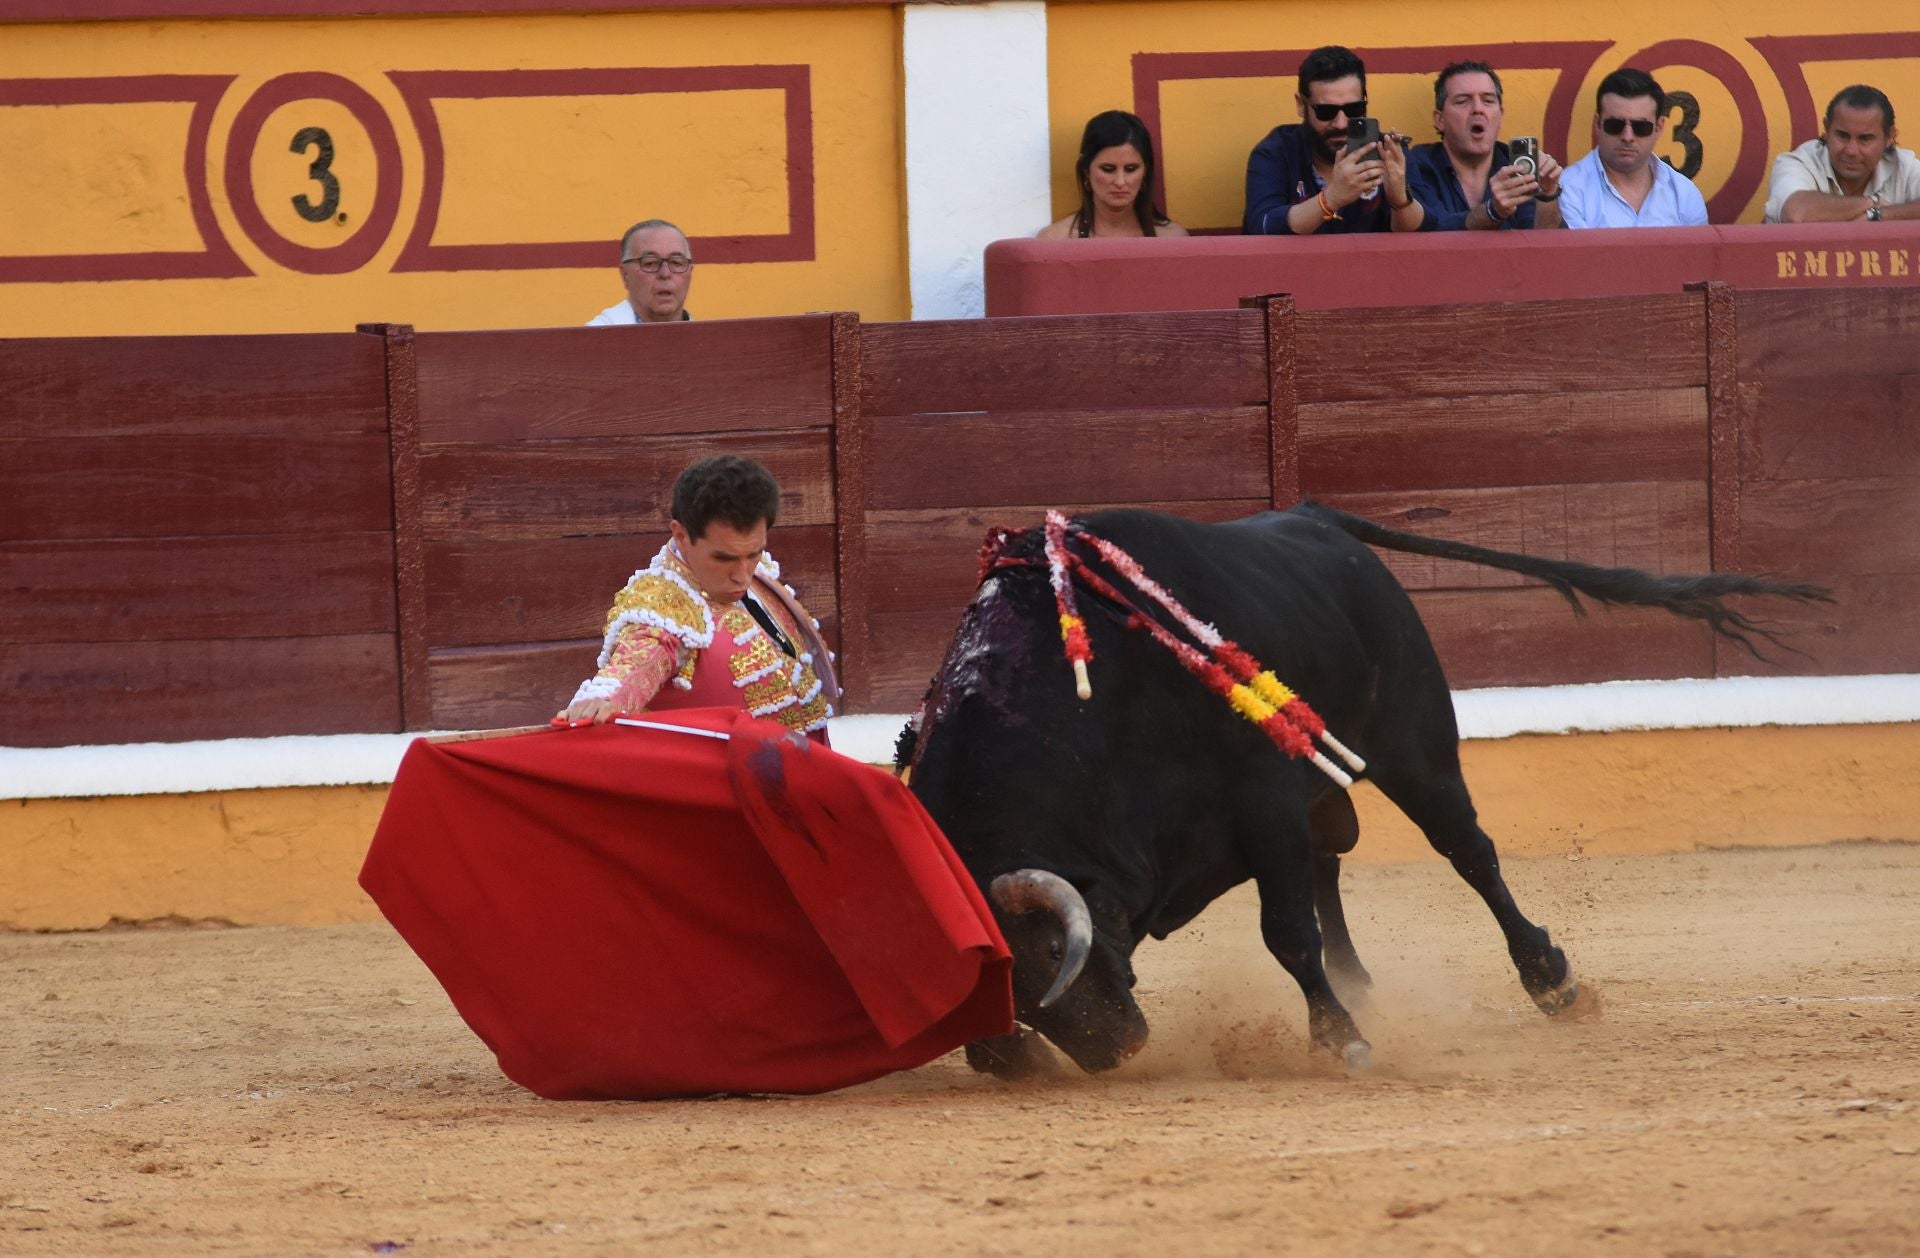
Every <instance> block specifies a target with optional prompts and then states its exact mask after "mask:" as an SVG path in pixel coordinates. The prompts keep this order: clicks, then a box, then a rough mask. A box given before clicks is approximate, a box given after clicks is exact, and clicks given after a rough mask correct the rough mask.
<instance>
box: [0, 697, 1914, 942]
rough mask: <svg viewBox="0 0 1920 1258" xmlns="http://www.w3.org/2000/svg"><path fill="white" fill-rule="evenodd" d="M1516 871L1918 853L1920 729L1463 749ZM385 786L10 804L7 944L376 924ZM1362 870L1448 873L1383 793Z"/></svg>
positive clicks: (1365, 793) (1611, 738) (1364, 844)
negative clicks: (1431, 866) (141, 929)
mask: <svg viewBox="0 0 1920 1258" xmlns="http://www.w3.org/2000/svg"><path fill="white" fill-rule="evenodd" d="M1461 757H1462V761H1463V763H1464V764H1465V767H1466V773H1467V781H1468V783H1469V785H1470V786H1471V787H1472V788H1473V792H1474V799H1475V802H1476V803H1477V804H1478V805H1479V808H1480V816H1481V821H1482V823H1483V824H1484V825H1485V827H1486V829H1487V832H1488V833H1489V834H1491V835H1492V836H1493V838H1494V841H1495V842H1496V843H1498V844H1499V846H1500V851H1501V853H1502V854H1503V855H1504V856H1507V857H1509V858H1520V857H1552V858H1566V857H1575V858H1578V857H1580V856H1583V855H1593V856H1598V855H1625V854H1639V853H1648V852H1672V851H1691V850H1693V849H1694V848H1696V847H1731V846H1778V845H1786V844H1799V843H1821V842H1827V841H1830V840H1835V839H1897V840H1908V841H1912V840H1917V839H1920V781H1916V779H1915V777H1914V775H1913V773H1912V771H1911V770H1912V766H1913V764H1914V763H1915V762H1916V761H1917V760H1920V725H1859V726H1844V727H1829V728H1810V729H1777V728H1775V729H1746V730H1688V731H1660V732H1646V733H1625V734H1587V735H1575V736H1566V737H1523V738H1507V739H1498V740H1488V741H1475V742H1468V743H1464V744H1462V745H1461ZM385 800H386V789H385V788H384V787H336V788H305V787H302V788H286V789H279V790H258V791H218V792H206V793H201V794H193V795H155V796H136V797H125V798H112V799H35V800H15V801H10V802H4V803H0V930H6V929H16V930H73V929H88V928H93V927H98V926H104V925H106V924H108V923H109V922H111V921H113V920H115V919H119V920H121V921H144V920H149V919H154V918H184V919H187V920H189V921H196V920H203V919H216V920H221V921H228V922H236V923H288V924H313V923H324V922H340V921H363V920H369V919H371V918H373V917H375V916H377V911H376V910H375V909H374V907H373V904H372V903H371V902H370V901H369V900H368V899H367V898H366V897H365V896H364V895H362V894H361V892H360V889H359V887H358V885H357V884H356V882H355V878H356V877H357V875H358V873H359V869H360V862H361V860H362V859H363V858H364V857H365V855H366V850H367V844H368V842H369V841H370V840H371V839H372V837H373V830H374V826H375V824H376V823H377V822H378V821H379V817H380V809H381V807H382V805H383V804H384V803H385ZM1355 800H1356V802H1357V804H1358V806H1359V810H1360V819H1361V834H1362V837H1361V841H1360V847H1359V849H1358V850H1357V851H1356V852H1355V859H1358V860H1365V861H1400V860H1432V859H1435V857H1434V856H1433V853H1432V852H1431V850H1430V849H1429V848H1428V847H1427V845H1426V842H1425V840H1424V839H1423V838H1422V837H1421V836H1420V834H1419V832H1418V831H1416V830H1414V829H1413V827H1412V826H1411V825H1410V824H1408V822H1407V821H1406V819H1405V818H1403V817H1401V816H1400V814H1399V813H1398V812H1396V811H1395V810H1394V809H1393V808H1392V806H1391V805H1389V804H1388V803H1386V801H1385V800H1384V799H1383V798H1382V797H1381V796H1380V794H1379V793H1378V792H1377V791H1375V790H1373V788H1371V787H1368V786H1362V787H1361V788H1359V790H1358V791H1357V792H1356V794H1355Z"/></svg>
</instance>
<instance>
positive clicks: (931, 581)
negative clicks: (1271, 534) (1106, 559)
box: [867, 498, 1267, 623]
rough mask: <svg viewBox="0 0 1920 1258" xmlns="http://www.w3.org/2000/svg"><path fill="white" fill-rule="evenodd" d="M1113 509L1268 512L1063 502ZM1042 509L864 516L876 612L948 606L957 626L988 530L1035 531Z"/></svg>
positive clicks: (1204, 505) (1230, 505)
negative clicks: (1123, 507) (1135, 507)
mask: <svg viewBox="0 0 1920 1258" xmlns="http://www.w3.org/2000/svg"><path fill="white" fill-rule="evenodd" d="M1113 506H1139V507H1140V508H1142V509H1144V510H1148V511H1165V512H1168V513H1170V514H1173V515H1183V516H1186V517H1187V518H1188V519H1192V520H1235V519H1239V518H1240V517H1241V516H1245V515H1253V514H1254V513H1256V512H1259V511H1264V510H1266V509H1267V504H1266V502H1265V501H1264V500H1263V499H1260V498H1243V499H1234V500H1226V501H1214V502H1150V503H1137V504H1136V503H1062V504H1060V509H1061V510H1062V511H1065V512H1067V513H1068V514H1069V515H1087V514H1091V513H1092V512H1095V511H1104V510H1107V509H1108V508H1109V507H1113ZM1046 510H1047V508H1046V507H1044V506H1024V507H995V508H979V507H948V508H940V509H936V510H931V511H873V512H869V513H868V514H867V546H868V553H869V555H870V557H871V562H872V564H873V592H872V600H873V601H872V604H871V606H872V609H873V610H874V611H875V612H899V611H910V610H912V609H914V608H916V607H945V608H950V609H951V610H952V614H953V619H954V621H955V622H956V623H957V622H958V620H959V616H960V609H961V608H962V607H965V606H966V605H967V602H968V601H969V600H970V599H972V598H973V591H974V589H975V587H976V585H977V584H978V577H979V572H980V544H981V542H982V541H984V540H985V538H986V535H987V530H988V529H991V528H1033V527H1035V526H1037V525H1038V524H1039V523H1040V522H1041V520H1042V519H1043V518H1044V516H1045V514H1046Z"/></svg>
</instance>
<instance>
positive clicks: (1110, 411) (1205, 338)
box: [842, 310, 1270, 711]
mask: <svg viewBox="0 0 1920 1258" xmlns="http://www.w3.org/2000/svg"><path fill="white" fill-rule="evenodd" d="M862 333H863V335H862V338H861V349H860V365H861V391H860V395H861V406H862V409H863V416H864V418H863V422H864V424H865V425H866V433H867V436H866V441H867V458H868V461H869V464H870V471H869V473H868V482H867V500H866V502H865V504H864V506H863V510H861V511H860V514H859V515H857V516H855V518H857V519H861V520H863V521H864V529H865V534H866V545H867V554H868V562H869V564H870V574H871V577H870V591H871V592H870V600H871V601H870V603H869V611H868V615H869V625H870V634H871V647H870V650H871V663H870V664H868V665H867V667H868V669H869V673H870V676H869V678H868V681H867V685H868V686H869V687H870V689H869V690H868V691H867V692H866V694H865V695H864V696H863V697H864V699H865V701H866V703H867V704H868V706H870V707H872V708H875V709H877V710H879V711H905V710H909V709H911V708H912V706H913V705H914V704H915V703H917V702H918V701H919V698H920V694H921V692H922V691H923V690H925V689H926V684H927V680H928V678H929V677H931V676H932V673H933V670H934V668H935V667H936V666H937V665H938V664H939V661H940V655H941V653H942V651H943V650H944V649H945V647H946V643H947V639H948V638H949V637H950V636H951V635H952V633H953V627H954V625H955V624H956V623H957V622H958V620H959V615H960V609H961V608H962V607H964V606H965V605H966V603H967V600H968V599H970V598H972V596H973V587H974V578H975V575H976V573H977V570H978V563H977V559H978V555H979V548H980V542H981V540H982V539H983V538H984V537H985V535H986V532H987V529H988V528H989V527H991V526H993V525H996V524H1006V525H1016V526H1026V525H1029V524H1032V523H1034V522H1035V521H1036V520H1038V519H1039V517H1040V516H1041V514H1042V513H1044V512H1045V510H1046V509H1047V508H1048V507H1049V506H1059V507H1062V508H1066V509H1070V510H1092V509H1096V508H1098V507H1103V506H1115V505H1149V504H1150V505H1153V506H1155V507H1158V508H1160V509H1162V510H1167V511H1177V512H1180V513H1182V514H1186V515H1193V516H1196V517H1200V518H1203V519H1227V518H1231V517H1233V516H1237V515H1244V514H1246V513H1248V512H1249V511H1257V510H1260V509H1262V508H1264V507H1266V506H1267V505H1268V503H1269V500H1270V498H1269V495H1270V474H1269V460H1268V422H1269V417H1268V406H1267V400H1268V392H1269V383H1268V373H1267V355H1266V343H1265V342H1266V337H1265V330H1264V326H1263V323H1262V318H1261V315H1260V313H1259V312H1258V311H1241V310H1231V311H1217V312H1205V313H1201V314H1194V315H1160V316H1130V315H1113V316H1105V317H1096V318H1065V319H1019V320H969V321H963V322H926V323H893V324H879V325H874V326H871V327H867V328H863V329H862ZM842 510H843V512H845V513H847V514H849V515H852V514H854V511H855V508H854V506H853V504H845V503H843V504H842ZM855 663H860V661H855Z"/></svg>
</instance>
